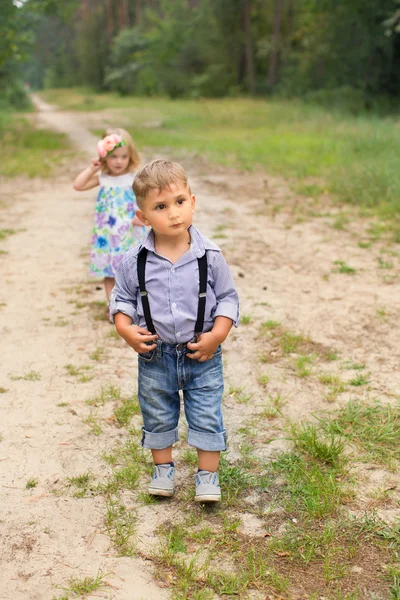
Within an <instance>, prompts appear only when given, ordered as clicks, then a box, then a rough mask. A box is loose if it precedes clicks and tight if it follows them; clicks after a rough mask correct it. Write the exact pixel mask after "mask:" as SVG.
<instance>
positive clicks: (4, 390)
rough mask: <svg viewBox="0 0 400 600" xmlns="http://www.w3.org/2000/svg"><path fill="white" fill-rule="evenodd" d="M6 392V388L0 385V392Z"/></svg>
mask: <svg viewBox="0 0 400 600" xmlns="http://www.w3.org/2000/svg"><path fill="white" fill-rule="evenodd" d="M7 392H8V388H5V387H0V394H6V393H7Z"/></svg>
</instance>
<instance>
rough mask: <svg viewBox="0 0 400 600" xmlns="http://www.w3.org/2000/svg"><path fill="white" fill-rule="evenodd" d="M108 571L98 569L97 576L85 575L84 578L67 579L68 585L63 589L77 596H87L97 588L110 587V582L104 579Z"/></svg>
mask: <svg viewBox="0 0 400 600" xmlns="http://www.w3.org/2000/svg"><path fill="white" fill-rule="evenodd" d="M107 575H108V573H101V571H98V573H97V575H96V577H84V578H83V579H75V578H74V577H73V578H71V579H70V580H69V581H67V585H68V587H63V588H62V589H63V590H65V591H66V592H69V593H71V594H74V595H75V596H86V595H87V594H91V593H92V592H96V591H97V590H101V589H104V588H106V587H109V584H108V583H106V582H105V581H104V578H105V577H107Z"/></svg>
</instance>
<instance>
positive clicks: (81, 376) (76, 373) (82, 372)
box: [64, 364, 94, 383]
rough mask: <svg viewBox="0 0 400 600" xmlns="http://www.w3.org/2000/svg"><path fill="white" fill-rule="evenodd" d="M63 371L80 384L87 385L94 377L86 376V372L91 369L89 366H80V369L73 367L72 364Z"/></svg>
mask: <svg viewBox="0 0 400 600" xmlns="http://www.w3.org/2000/svg"><path fill="white" fill-rule="evenodd" d="M64 368H65V370H66V372H67V373H68V375H70V376H71V377H76V378H77V379H78V381H80V382H81V383H87V382H88V381H91V380H92V379H93V377H94V375H88V374H87V373H88V371H90V370H91V369H92V367H91V366H90V365H81V366H80V367H75V366H74V365H72V364H68V365H65V367H64Z"/></svg>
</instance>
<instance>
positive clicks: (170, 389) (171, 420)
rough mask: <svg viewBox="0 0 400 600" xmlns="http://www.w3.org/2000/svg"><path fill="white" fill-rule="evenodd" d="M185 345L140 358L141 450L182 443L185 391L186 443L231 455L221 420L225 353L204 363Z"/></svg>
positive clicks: (162, 344) (167, 346) (161, 346)
mask: <svg viewBox="0 0 400 600" xmlns="http://www.w3.org/2000/svg"><path fill="white" fill-rule="evenodd" d="M188 352H190V351H189V349H188V348H187V346H186V344H178V345H176V344H166V343H165V342H161V341H158V342H157V348H155V349H154V350H151V351H150V352H146V353H145V354H139V355H138V357H139V358H138V363H139V382H138V383H139V402H140V408H141V411H142V415H143V423H144V427H143V437H142V446H143V447H144V448H151V449H153V450H162V449H163V448H168V447H169V446H172V444H173V443H174V442H177V441H178V440H179V435H178V421H179V414H180V395H179V390H182V393H183V400H184V407H185V415H186V420H187V422H188V426H189V428H188V434H187V442H188V444H189V445H190V446H194V447H195V448H198V449H199V450H210V451H218V450H219V451H222V450H226V432H225V429H224V424H223V419H222V395H223V391H224V380H223V375H222V349H221V346H219V347H218V348H217V350H216V352H215V354H214V356H213V357H212V358H211V359H210V360H207V361H205V362H199V361H198V360H193V359H191V358H188V357H187V353H188Z"/></svg>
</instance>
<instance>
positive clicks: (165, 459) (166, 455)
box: [151, 446, 172, 465]
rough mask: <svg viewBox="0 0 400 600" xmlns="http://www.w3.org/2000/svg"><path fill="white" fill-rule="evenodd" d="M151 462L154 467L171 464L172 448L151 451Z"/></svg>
mask: <svg viewBox="0 0 400 600" xmlns="http://www.w3.org/2000/svg"><path fill="white" fill-rule="evenodd" d="M151 453H152V455H153V461H154V464H155V465H163V464H166V463H170V462H172V446H169V448H163V449H162V450H152V451H151Z"/></svg>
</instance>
